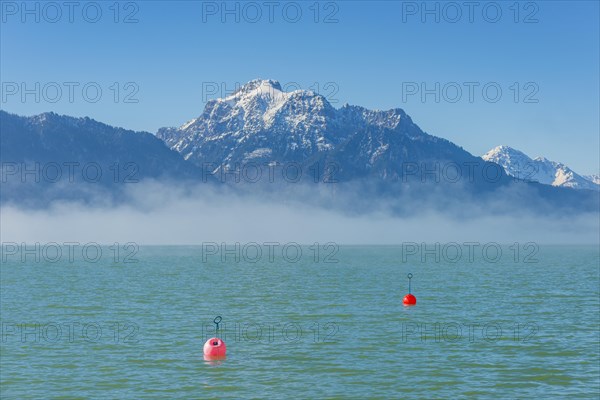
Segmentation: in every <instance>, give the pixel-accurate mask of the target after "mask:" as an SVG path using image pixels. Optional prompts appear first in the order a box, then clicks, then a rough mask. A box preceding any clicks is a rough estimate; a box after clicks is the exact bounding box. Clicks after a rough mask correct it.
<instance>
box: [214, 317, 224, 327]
mask: <svg viewBox="0 0 600 400" xmlns="http://www.w3.org/2000/svg"><path fill="white" fill-rule="evenodd" d="M222 319H223V318H221V316H220V315H219V316H217V317H215V319H214V320H213V322H214V323H215V324H217V325H218V324H219V323H220V322H221V320H222Z"/></svg>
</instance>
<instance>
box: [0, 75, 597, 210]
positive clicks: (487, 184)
mask: <svg viewBox="0 0 600 400" xmlns="http://www.w3.org/2000/svg"><path fill="white" fill-rule="evenodd" d="M0 128H1V130H2V134H1V135H0V159H1V161H2V186H3V187H2V191H1V193H0V195H1V200H2V202H17V203H19V204H22V205H31V206H40V205H43V204H46V203H48V202H50V201H52V200H53V199H75V200H82V201H88V200H89V201H95V200H97V198H98V197H101V198H102V197H106V198H108V199H110V200H111V201H114V200H117V201H119V200H121V199H122V197H123V194H124V193H125V192H126V189H127V187H130V185H129V186H128V184H129V183H130V182H132V179H133V181H135V182H138V181H144V180H154V181H160V182H165V183H170V184H176V183H181V182H185V183H186V185H188V184H201V185H211V186H212V185H218V184H219V182H223V180H222V179H220V178H219V177H222V176H223V174H224V175H225V176H226V177H230V176H231V175H232V174H233V175H236V174H238V175H239V174H240V169H243V168H244V167H245V166H248V165H253V166H254V167H255V166H268V167H269V168H273V170H274V171H276V172H281V171H287V170H288V168H287V167H288V166H290V165H291V166H293V168H292V170H295V171H296V172H298V170H299V171H300V175H301V176H302V179H300V180H288V181H285V182H283V184H281V185H268V184H267V185H238V184H237V183H238V182H239V180H235V179H233V180H232V179H227V180H226V184H227V185H228V187H231V188H232V189H233V190H238V189H239V190H241V191H242V192H244V193H245V192H247V191H252V192H260V191H262V190H264V189H266V190H268V191H270V192H271V193H277V194H278V195H279V196H281V198H291V197H295V196H297V195H298V193H299V187H300V186H302V185H297V184H296V183H305V184H308V183H318V184H319V185H317V186H316V189H315V190H312V191H311V190H309V191H308V192H306V191H305V190H304V189H303V190H302V193H303V195H304V196H305V197H306V198H307V199H308V201H312V200H311V196H312V197H317V196H316V194H317V193H318V192H319V191H322V190H321V189H322V187H324V186H325V187H327V189H329V188H332V190H333V191H332V192H331V193H333V196H334V197H333V198H332V197H328V198H327V199H326V201H325V202H324V204H326V206H327V207H331V208H337V207H340V208H351V209H353V210H354V211H357V212H364V211H368V209H370V208H371V207H372V206H373V204H374V203H376V202H378V201H383V202H386V204H391V205H392V207H393V208H394V210H395V211H397V212H403V213H414V212H415V211H416V208H415V207H418V208H422V207H425V204H428V205H429V206H434V207H436V208H438V209H441V210H444V209H447V208H448V207H449V206H450V205H451V204H452V205H454V206H457V207H459V208H460V207H462V208H465V207H467V206H466V204H471V205H476V206H477V207H481V208H486V207H488V206H491V205H492V204H494V205H498V204H502V205H503V207H504V208H503V209H509V210H513V209H515V210H516V209H519V208H523V207H531V208H534V209H536V210H539V209H540V208H541V206H540V205H541V204H545V205H546V206H547V207H548V208H550V209H561V210H565V209H567V210H573V211H581V210H584V211H585V210H592V211H594V210H596V211H597V209H598V199H599V197H598V191H590V190H578V191H575V190H572V189H571V188H572V187H576V185H571V186H569V187H563V186H568V185H558V186H559V187H553V186H550V185H551V184H553V183H554V181H549V180H548V179H546V178H547V177H546V176H544V179H541V178H540V179H538V180H537V181H538V182H541V183H544V184H540V183H537V182H534V179H527V178H528V177H522V176H520V175H517V174H515V171H514V169H511V168H507V165H510V164H506V163H505V162H504V161H505V159H510V160H513V159H514V157H513V154H512V153H510V154H509V155H508V156H506V157H505V156H504V155H505V154H504V153H505V152H503V151H497V152H495V153H493V154H492V153H488V154H486V156H484V158H480V157H476V156H474V155H472V154H470V153H469V152H467V151H465V150H464V149H462V148H461V147H459V146H457V145H455V144H453V143H451V142H450V141H448V140H445V139H442V138H439V137H435V136H432V135H429V134H427V133H425V132H423V131H422V130H421V129H420V128H419V127H418V126H417V125H416V124H415V123H414V122H413V121H412V119H411V118H410V117H409V116H408V115H407V114H406V113H405V112H404V111H403V110H401V109H392V110H388V111H372V110H368V109H366V108H363V107H359V106H350V105H344V106H343V107H341V108H339V109H336V108H334V107H333V106H331V104H330V103H329V102H328V101H327V99H326V98H325V97H323V96H321V95H319V94H317V93H314V92H312V91H304V90H296V91H293V92H284V91H283V90H282V88H281V85H280V84H279V83H278V82H276V81H272V80H254V81H251V82H249V83H247V84H246V85H244V86H242V87H241V88H240V89H239V90H238V91H236V92H235V93H233V94H232V95H231V96H228V97H225V98H223V99H217V100H211V101H209V102H208V103H207V104H206V106H205V108H204V111H203V112H202V113H201V114H200V116H199V117H197V118H195V119H192V120H190V121H189V122H187V123H185V124H184V125H182V126H181V127H179V128H162V129H160V130H159V131H158V132H157V134H156V136H155V135H153V134H151V133H148V132H133V131H129V130H125V129H122V128H115V127H111V126H109V125H105V124H102V123H100V122H96V121H94V120H92V119H89V118H73V117H68V116H59V115H57V114H54V113H44V114H41V115H38V116H33V117H22V116H18V115H13V114H9V113H6V112H4V111H0ZM507 157H508V158H507ZM525 157H526V156H525ZM528 160H529V159H528V158H527V159H525V158H522V159H519V160H518V162H520V163H522V162H525V161H528ZM492 161H493V162H492ZM516 162H517V161H516V159H515V163H516ZM52 163H57V164H59V165H65V164H68V165H72V164H73V163H75V164H78V166H77V167H75V168H76V174H75V175H76V179H75V181H76V182H75V183H76V184H72V183H71V182H68V184H67V183H65V178H64V177H63V179H62V180H61V182H59V184H56V183H55V182H53V181H52V179H48V176H47V175H48V170H49V171H50V175H52V171H53V170H52V168H49V169H48V170H46V171H41V172H39V171H38V174H41V175H42V179H41V182H35V181H32V178H31V174H30V175H29V176H27V177H26V178H27V179H23V170H24V169H25V170H31V169H32V168H33V169H35V165H36V164H38V167H37V168H38V169H40V168H41V169H43V168H44V167H45V166H46V167H47V166H48V165H52ZM496 163H498V164H496ZM90 164H92V166H93V167H94V168H91V171H92V175H93V172H94V171H95V170H97V169H100V170H101V172H102V174H101V177H100V178H99V179H98V180H94V179H92V182H90V179H89V176H86V175H89V173H87V174H86V173H83V174H82V173H81V172H82V171H79V169H83V168H85V167H86V166H88V165H90ZM499 164H500V165H499ZM544 165H546V164H544ZM40 166H41V167H40ZM54 167H55V166H54ZM15 168H17V169H20V171H15ZM69 168H70V167H69ZM66 169H67V168H66V167H64V166H63V167H62V172H63V174H64V173H65V170H66ZM538 169H539V170H541V168H538ZM505 170H506V171H505ZM232 171H233V172H232ZM83 172H85V171H83ZM87 172H89V171H87ZM548 173H549V174H550V173H551V172H548ZM25 175H27V174H25ZM554 175H555V176H556V173H554ZM567 175H568V171H567V172H566V173H565V176H567ZM569 176H570V175H569ZM82 177H83V179H82ZM238 177H239V176H238ZM579 178H580V177H579V175H576V174H574V175H572V179H571V180H570V181H572V182H577V183H578V185H579V187H582V185H583V184H582V183H581V182H580V180H579ZM263 179H264V178H263ZM581 179H583V181H585V182H588V183H589V184H590V185H593V183H591V182H589V181H587V180H585V179H584V178H581ZM242 181H243V180H242ZM566 181H568V179H565V182H566ZM92 183H99V185H92ZM252 183H255V182H254V181H252ZM330 183H335V187H333V186H331V185H328V184H330ZM99 192H101V193H100V194H99ZM307 193H308V194H307ZM311 193H312V194H314V196H313V195H312V194H311ZM349 193H352V195H348V196H346V197H344V194H349ZM286 196H287V197H286ZM344 198H345V200H344ZM315 201H316V200H315ZM467 202H470V203H467ZM515 202H519V204H513V203H515Z"/></svg>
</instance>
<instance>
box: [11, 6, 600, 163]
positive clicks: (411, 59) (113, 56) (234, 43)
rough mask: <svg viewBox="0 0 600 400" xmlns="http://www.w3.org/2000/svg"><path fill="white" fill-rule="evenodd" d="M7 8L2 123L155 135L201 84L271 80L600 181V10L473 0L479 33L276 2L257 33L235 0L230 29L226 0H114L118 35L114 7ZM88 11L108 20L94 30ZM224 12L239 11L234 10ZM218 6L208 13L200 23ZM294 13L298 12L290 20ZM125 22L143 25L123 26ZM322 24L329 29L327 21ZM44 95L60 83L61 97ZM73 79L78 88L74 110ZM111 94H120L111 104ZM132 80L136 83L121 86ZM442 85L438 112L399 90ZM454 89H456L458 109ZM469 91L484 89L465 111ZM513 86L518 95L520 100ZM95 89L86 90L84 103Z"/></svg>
mask: <svg viewBox="0 0 600 400" xmlns="http://www.w3.org/2000/svg"><path fill="white" fill-rule="evenodd" d="M1 3H2V24H1V35H0V36H1V38H0V45H1V46H0V47H1V50H0V56H1V61H0V63H1V64H0V73H1V77H0V78H1V81H2V84H3V93H2V96H3V98H2V103H1V105H0V106H1V108H2V109H4V110H7V111H9V112H13V113H17V114H23V115H32V114H37V113H40V112H44V111H55V112H58V113H62V114H69V115H74V116H90V117H92V118H94V119H97V120H100V121H102V122H106V123H109V124H112V125H117V126H123V127H126V128H131V129H135V130H146V131H150V132H156V130H157V129H158V128H159V127H163V126H178V125H180V124H182V123H184V122H185V121H187V120H189V119H192V118H194V117H196V116H198V115H199V114H200V113H201V112H202V109H203V107H204V102H205V98H203V97H205V96H203V93H204V94H205V95H206V92H203V86H204V87H206V82H209V83H208V85H212V84H210V82H216V83H218V84H221V83H223V84H224V85H225V87H226V88H230V89H231V88H234V87H235V84H236V83H243V82H246V81H248V80H251V79H254V78H270V79H276V80H279V81H280V82H281V83H282V84H284V85H286V84H287V85H288V86H292V85H296V84H297V86H299V87H302V88H309V87H311V88H313V89H314V88H316V87H318V88H319V89H320V91H321V92H322V93H323V94H325V95H328V97H329V98H330V99H333V100H337V103H335V104H334V105H336V106H341V105H342V104H344V103H346V102H347V103H350V104H358V105H363V106H366V107H369V108H377V109H388V108H394V107H401V108H403V109H405V110H406V112H407V113H408V114H409V115H411V117H412V118H413V120H414V121H415V122H416V123H417V124H419V125H420V126H421V127H422V128H423V129H424V130H425V131H427V132H428V133H430V134H433V135H436V136H441V137H444V138H447V139H449V140H452V141H453V142H455V143H457V144H458V145H460V146H463V147H464V148H465V149H467V150H468V151H470V152H472V153H474V154H476V155H480V154H482V153H484V152H485V151H487V150H488V149H490V148H491V147H494V146H496V145H500V144H506V145H510V146H513V147H515V148H518V149H520V150H522V151H524V152H525V153H527V154H529V155H530V156H532V157H533V156H537V155H543V156H546V157H548V158H550V159H553V160H556V161H562V162H564V163H566V164H567V165H569V166H571V167H572V168H573V169H575V171H577V172H580V173H583V174H589V173H597V172H598V170H599V169H600V165H599V164H600V161H599V152H600V139H599V132H600V126H599V111H598V110H599V108H600V104H599V90H600V86H599V74H600V66H599V36H600V33H599V27H598V24H599V20H600V11H599V7H598V2H597V1H587V2H583V1H582V2H572V1H571V2H560V1H539V2H521V3H520V4H519V5H518V7H517V8H518V11H519V12H518V15H517V14H516V8H515V7H514V6H513V4H514V2H513V1H508V2H495V3H493V4H492V5H490V6H488V8H486V9H485V10H484V9H483V6H484V5H486V4H489V3H490V2H479V6H477V7H475V9H474V10H473V14H472V19H473V22H470V19H471V15H469V14H470V10H469V9H468V8H467V7H466V6H464V5H463V4H464V2H462V1H459V2H456V3H453V4H458V5H459V6H460V12H461V14H462V15H461V16H460V17H457V13H456V12H457V10H456V8H452V7H451V6H446V3H436V2H428V3H427V5H428V7H429V8H430V9H432V10H435V7H436V4H437V7H439V22H436V15H435V14H425V15H422V14H421V12H422V11H423V10H422V9H420V7H421V4H422V2H421V1H419V2H400V1H387V2H360V1H338V2H320V5H319V7H318V9H319V14H318V22H315V7H314V1H308V2H286V1H283V2H276V3H277V5H276V6H275V8H274V12H273V15H272V17H273V21H272V22H270V21H269V19H270V15H269V11H270V10H269V8H268V7H269V6H266V5H265V2H263V1H258V2H254V3H252V4H254V5H258V6H259V7H260V11H261V13H262V16H261V17H260V18H258V22H254V23H253V22H252V20H253V19H255V17H256V15H257V14H256V7H254V8H253V7H251V6H245V4H246V3H241V2H240V3H239V6H238V7H239V12H238V13H237V15H236V13H235V12H234V14H227V15H225V18H226V19H225V21H224V22H223V21H222V17H223V16H222V15H221V14H220V12H221V11H222V10H220V7H221V3H222V2H221V1H218V2H200V1H180V2H176V1H175V2H174V1H170V2H162V1H142V2H135V3H134V2H121V3H120V6H119V9H120V12H119V15H118V16H117V20H118V21H119V22H117V23H115V22H114V19H115V10H114V8H113V6H112V5H113V4H114V2H113V1H108V2H97V3H94V4H92V5H89V3H90V2H78V4H77V6H76V7H75V8H74V9H73V14H72V18H73V22H72V23H71V22H69V18H70V15H69V11H70V10H69V9H68V8H67V7H66V6H61V10H60V12H61V15H60V16H57V13H56V11H57V10H56V9H55V8H52V7H51V6H47V5H46V3H44V2H42V3H36V2H28V3H27V7H29V9H31V10H34V11H33V13H32V14H27V13H26V12H25V11H26V10H23V6H22V2H21V1H18V2H6V1H2V2H1ZM62 3H63V2H61V1H59V2H57V3H54V4H59V5H60V4H62ZM292 3H293V4H292ZM36 4H38V5H37V6H36ZM95 4H99V5H100V9H101V10H102V15H101V17H100V18H99V21H98V22H96V23H91V22H89V21H91V20H94V19H95V18H96V16H95V12H96V9H95V8H94V5H95ZM227 4H228V7H229V8H231V9H235V7H236V2H229V3H227ZM497 6H498V7H497ZM35 7H39V8H38V9H39V12H38V11H35V10H36V9H35ZM84 7H86V8H85V10H86V11H85V13H84V11H83V8H84ZM214 7H216V8H217V10H216V15H213V14H210V13H209V11H210V12H212V11H214ZM415 7H416V10H415ZM444 7H445V8H444ZM15 8H16V9H15ZM284 8H285V10H286V11H287V13H284ZM298 8H299V9H300V10H301V11H302V15H301V16H300V17H299V21H298V22H296V23H293V22H292V21H293V20H294V19H295V18H296V10H297V9H298ZM498 8H499V9H500V10H501V13H502V14H501V16H500V17H499V18H497V17H496V11H497V9H498ZM203 10H204V12H203ZM36 13H38V15H37V16H36ZM131 14H133V15H132V19H137V20H138V22H136V23H124V22H123V20H124V19H125V17H126V16H128V15H131ZM332 14H333V15H332ZM236 16H237V17H239V22H236V21H235V19H236ZM327 16H329V20H330V21H331V20H337V22H332V23H324V21H323V20H324V19H325V18H326V17H327ZM36 17H39V22H36V21H35V18H36ZM422 17H425V22H423V21H422ZM23 18H25V22H23V21H22V19H23ZM86 19H87V20H86ZM495 19H498V21H497V22H495V23H494V22H492V21H494V20H495ZM515 19H516V20H517V21H518V22H515ZM52 20H56V22H52ZM453 20H456V22H453ZM526 20H527V21H530V23H525V21H526ZM535 20H537V22H534V21H535ZM23 82H24V83H25V84H26V85H27V87H29V88H30V89H33V90H34V92H35V91H36V89H35V83H36V82H39V83H40V90H39V91H38V92H39V94H40V101H39V103H37V102H36V101H35V97H34V95H33V94H29V95H27V96H26V98H25V101H23V99H22V98H21V94H22V93H21V89H22V88H20V87H18V91H19V92H18V93H16V94H10V93H12V92H14V91H15V90H16V89H15V87H14V84H13V83H16V84H18V85H20V84H21V83H23ZM52 82H56V83H57V84H58V85H60V86H62V88H63V89H62V91H63V93H62V94H61V96H60V97H57V94H56V91H55V87H54V84H53V83H52ZM68 82H77V83H79V86H78V87H75V88H74V97H73V102H70V101H69V96H68V86H65V83H67V85H68ZM89 82H96V83H97V84H98V86H99V87H100V88H101V89H102V91H103V92H102V97H100V99H99V100H98V102H96V103H92V102H90V101H86V100H85V99H84V97H83V94H82V87H83V85H85V84H86V83H89ZM114 82H118V83H119V86H120V91H119V93H118V97H117V100H118V101H117V102H115V101H114V100H115V99H114V96H115V94H116V93H115V88H116V87H115V86H112V84H113V83H114ZM127 82H134V85H133V86H128V87H125V84H126V83H127ZM203 82H204V83H205V84H204V85H203ZM329 82H333V84H330V85H329V86H326V85H327V83H329ZM436 82H439V85H440V90H439V94H440V101H439V103H438V102H436V101H435V94H429V95H427V97H426V98H425V101H422V98H421V96H420V92H419V93H417V94H413V95H411V94H409V92H408V90H409V89H410V90H413V91H414V89H415V87H418V86H414V83H416V84H417V85H421V83H424V84H425V85H426V86H427V87H428V88H429V89H434V91H435V85H436ZM453 82H455V83H456V84H458V86H460V87H461V91H462V95H461V97H460V98H457V92H456V84H455V83H453ZM465 82H476V83H477V84H478V86H476V87H474V95H473V101H472V102H470V101H469V89H468V86H465ZM515 82H518V83H519V86H520V90H519V93H518V96H517V98H516V100H517V101H516V102H515V95H516V93H515V89H516V87H515V86H513V84H514V83H515ZM528 82H532V84H530V85H529V86H527V87H526V86H525V85H526V84H527V83H528ZM49 83H50V84H49ZM489 83H491V86H490V85H488V86H489V87H488V99H490V100H491V99H493V98H494V97H495V88H496V87H500V88H501V90H502V96H501V97H500V98H499V100H498V101H497V102H495V103H492V102H491V101H490V100H486V98H485V97H484V95H483V94H482V87H483V86H484V85H486V84H489ZM48 84H49V85H48ZM448 84H449V85H448ZM44 85H46V93H43V89H42V88H43V87H44ZM444 85H446V93H445V95H444V89H443V88H444ZM111 88H112V89H111ZM136 88H137V89H139V91H138V92H137V93H136V94H134V95H133V96H132V97H131V99H137V100H139V101H138V102H137V103H126V102H124V100H125V95H126V94H128V93H129V94H131V93H132V92H133V91H134V90H135V89H136ZM93 89H94V86H91V89H89V88H88V90H90V92H89V93H88V95H89V98H93V97H94V95H95V94H94V91H93ZM334 90H337V93H335V94H334ZM418 90H419V91H420V90H421V89H420V88H419V89H418ZM535 91H537V93H535V94H533V93H534V92H535ZM90 93H91V94H90ZM212 97H214V95H213V96H212ZM55 99H57V101H56V102H55V103H53V102H51V101H48V100H55ZM456 99H458V100H457V101H455V102H451V101H449V100H456ZM526 99H533V100H535V99H537V100H538V102H537V103H527V102H525V100H526Z"/></svg>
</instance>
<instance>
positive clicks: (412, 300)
mask: <svg viewBox="0 0 600 400" xmlns="http://www.w3.org/2000/svg"><path fill="white" fill-rule="evenodd" d="M402 303H403V304H404V305H405V306H414V305H416V304H417V298H416V297H415V296H413V295H412V294H410V293H409V294H407V295H406V296H404V299H403V300H402Z"/></svg>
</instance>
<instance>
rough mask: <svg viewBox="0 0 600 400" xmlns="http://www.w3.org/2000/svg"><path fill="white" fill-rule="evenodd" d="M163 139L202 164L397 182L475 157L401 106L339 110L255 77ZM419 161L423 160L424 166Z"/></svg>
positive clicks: (319, 98) (170, 130)
mask: <svg viewBox="0 0 600 400" xmlns="http://www.w3.org/2000/svg"><path fill="white" fill-rule="evenodd" d="M157 136H158V137H159V138H161V139H162V140H164V141H165V143H166V144H167V145H168V146H169V147H170V148H171V149H174V150H177V151H178V152H180V153H181V154H182V155H183V157H184V158H185V159H186V160H189V161H191V162H193V163H195V164H196V165H198V166H201V167H202V166H203V165H206V164H214V165H215V166H226V167H228V168H229V167H232V166H235V165H236V164H243V163H244V162H247V161H248V160H252V161H253V162H257V163H290V162H300V163H310V162H313V163H314V162H320V163H322V164H324V163H335V164H336V165H338V166H339V171H337V172H338V176H339V177H345V178H347V179H354V178H359V177H365V176H378V177H379V178H382V179H390V180H397V179H398V178H399V176H401V175H402V174H403V166H405V163H407V162H411V163H421V162H431V163H438V165H439V163H441V162H444V161H453V162H459V163H460V162H475V163H477V162H478V161H480V159H479V158H477V157H474V156H472V155H471V154H469V153H468V152H466V151H465V150H463V149H462V148H460V147H458V146H456V145H454V144H453V143H451V142H449V141H447V140H445V139H441V138H438V137H435V136H431V135H428V134H426V133H425V132H423V131H422V130H421V129H420V128H419V127H418V126H417V125H416V124H415V123H414V122H413V121H412V120H411V118H410V117H409V116H408V115H407V114H406V113H405V112H404V111H403V110H401V109H399V108H396V109H392V110H387V111H376V110H368V109H366V108H363V107H360V106H351V105H344V106H343V107H341V108H339V109H336V108H334V107H333V106H332V105H331V104H330V103H329V102H328V101H327V99H326V98H325V97H323V96H321V95H319V94H317V93H315V92H313V91H307V90H295V91H291V92H284V91H283V90H282V88H281V85H280V84H279V83H278V82H277V81H273V80H260V79H257V80H253V81H251V82H249V83H247V84H245V85H243V86H242V87H241V88H239V89H238V90H237V91H236V92H235V93H233V94H231V95H230V96H228V97H225V98H221V99H216V100H211V101H209V102H207V104H206V106H205V108H204V111H203V112H202V114H201V115H200V116H199V117H198V118H195V119H193V120H191V121H189V122H188V123H186V124H184V125H182V126H181V127H179V128H162V129H160V130H159V131H158V133H157ZM419 165H421V164H419Z"/></svg>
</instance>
